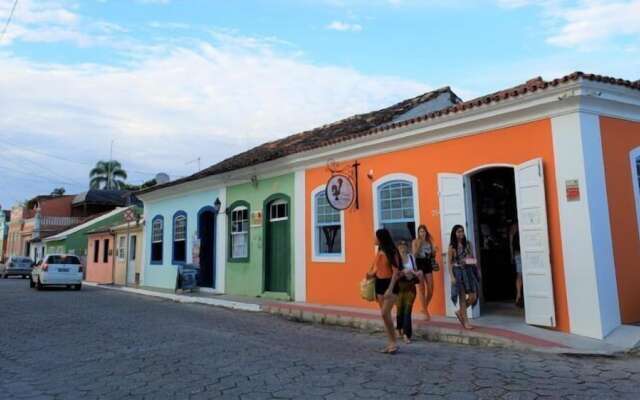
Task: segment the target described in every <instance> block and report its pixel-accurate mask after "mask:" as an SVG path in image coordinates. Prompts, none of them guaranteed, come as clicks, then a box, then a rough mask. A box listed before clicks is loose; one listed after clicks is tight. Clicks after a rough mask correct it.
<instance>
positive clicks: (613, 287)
mask: <svg viewBox="0 0 640 400" xmlns="http://www.w3.org/2000/svg"><path fill="white" fill-rule="evenodd" d="M551 127H552V132H553V146H554V154H555V161H556V180H557V185H558V206H559V208H560V225H561V233H562V253H563V260H564V272H565V281H566V287H567V300H568V305H569V323H570V329H571V332H572V333H576V334H579V335H583V336H588V337H592V338H597V339H602V338H604V337H605V336H607V335H608V334H609V333H610V332H611V331H612V330H614V329H615V328H616V327H618V326H619V325H620V307H619V305H618V288H617V284H616V275H615V265H614V259H613V246H612V242H611V227H610V223H609V205H608V200H607V190H606V189H607V188H606V182H605V175H604V160H603V156H602V142H601V137H600V123H599V117H598V116H597V115H593V114H587V113H583V112H575V113H571V114H568V115H562V116H559V117H554V118H552V119H551ZM568 180H577V181H578V183H579V188H580V199H579V200H578V201H568V200H567V196H566V181H568Z"/></svg>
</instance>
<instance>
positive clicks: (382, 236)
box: [367, 229, 400, 354]
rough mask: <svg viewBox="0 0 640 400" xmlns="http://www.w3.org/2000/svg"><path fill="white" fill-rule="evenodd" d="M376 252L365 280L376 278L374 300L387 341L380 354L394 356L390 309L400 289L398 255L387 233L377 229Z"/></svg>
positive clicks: (394, 334) (394, 346) (394, 333)
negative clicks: (378, 309) (378, 308)
mask: <svg viewBox="0 0 640 400" xmlns="http://www.w3.org/2000/svg"><path fill="white" fill-rule="evenodd" d="M374 240H375V244H376V245H377V246H378V251H377V252H376V256H375V258H374V260H373V264H372V265H371V269H370V270H369V272H368V273H367V278H373V277H375V278H376V284H375V285H376V286H375V287H376V300H377V301H378V305H379V306H380V314H381V315H382V321H383V322H384V328H385V331H386V333H387V337H388V339H389V343H388V344H387V347H385V348H384V349H382V350H381V352H382V353H388V354H395V353H396V352H397V351H398V346H397V344H396V331H395V329H394V328H393V320H392V318H391V309H392V308H393V305H394V304H395V302H396V298H397V296H398V293H399V292H400V288H399V287H398V279H399V271H400V254H399V253H398V249H396V246H395V244H393V240H392V239H391V235H390V234H389V231H388V230H386V229H378V230H377V231H376V236H375V238H374Z"/></svg>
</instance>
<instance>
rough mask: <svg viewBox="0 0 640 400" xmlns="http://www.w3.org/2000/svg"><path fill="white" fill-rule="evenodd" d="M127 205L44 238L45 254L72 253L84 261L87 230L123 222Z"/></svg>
mask: <svg viewBox="0 0 640 400" xmlns="http://www.w3.org/2000/svg"><path fill="white" fill-rule="evenodd" d="M127 208H129V207H118V208H116V209H114V210H112V211H110V212H108V213H106V214H102V215H100V216H98V217H96V218H93V219H90V220H89V221H86V222H84V223H81V224H80V225H76V226H74V227H72V228H69V229H67V230H66V231H62V232H60V233H58V234H56V235H53V236H50V237H48V238H46V239H44V244H45V249H46V250H45V254H74V255H77V256H80V258H81V259H82V260H83V262H84V261H86V257H87V232H89V231H91V230H93V229H97V228H101V227H105V226H111V225H117V224H121V223H123V222H124V220H123V213H124V211H125V210H126V209H127Z"/></svg>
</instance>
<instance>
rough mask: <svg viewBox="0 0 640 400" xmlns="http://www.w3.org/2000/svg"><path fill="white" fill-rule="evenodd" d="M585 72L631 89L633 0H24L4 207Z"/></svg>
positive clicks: (183, 169) (637, 31) (12, 58)
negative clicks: (413, 100) (98, 176)
mask: <svg viewBox="0 0 640 400" xmlns="http://www.w3.org/2000/svg"><path fill="white" fill-rule="evenodd" d="M13 4H14V0H0V32H2V30H3V28H4V27H5V23H6V21H7V19H8V16H9V14H10V11H11V9H12V6H13ZM578 70H580V71H584V72H591V73H598V74H604V75H611V76H615V77H619V78H624V79H631V80H636V79H640V0H611V1H599V0H576V1H563V0H539V1H531V0H476V1H470V0H449V1H444V0H295V1H294V0H270V1H266V0H237V1H223V0H219V1H217V0H18V2H17V5H16V7H15V12H14V15H13V18H12V20H11V21H10V24H9V25H8V26H7V27H6V32H5V33H4V36H2V38H1V39H0V205H1V206H2V208H5V209H7V208H10V207H11V206H12V205H14V204H16V203H17V202H20V201H24V200H25V199H28V198H31V197H33V196H35V195H39V194H48V193H50V192H51V191H52V190H53V189H54V188H56V187H64V188H65V189H66V191H67V193H79V192H82V191H84V190H86V189H87V188H88V182H89V171H90V170H91V168H92V166H93V165H95V163H96V162H97V161H99V160H108V159H109V158H110V157H113V159H115V160H118V161H120V162H121V163H122V165H123V167H124V169H125V170H126V171H127V172H128V173H129V179H128V182H129V183H134V184H139V183H142V182H143V181H145V180H148V179H151V178H153V177H154V175H155V174H156V173H158V172H165V173H168V174H169V175H170V176H171V178H178V177H181V176H186V175H190V174H192V173H194V172H196V171H197V170H198V168H199V165H200V168H205V167H206V166H208V165H211V164H214V163H216V162H218V161H220V160H222V159H224V158H226V157H228V156H231V155H233V154H236V153H238V152H241V151H244V150H247V149H249V148H251V147H253V146H256V145H258V144H260V143H263V142H265V141H269V140H273V139H276V138H280V137H284V136H287V135H289V134H292V133H296V132H299V131H302V130H305V129H310V128H314V127H316V126H320V125H323V124H325V123H329V122H333V121H335V120H338V119H340V118H343V117H347V116H349V115H353V114H356V113H361V112H366V111H371V110H374V109H378V108H382V107H386V106H389V105H391V104H394V103H396V102H398V101H401V100H403V99H406V98H409V97H413V96H416V95H418V94H421V93H423V92H426V91H429V90H431V89H435V88H439V87H442V86H450V87H451V88H452V89H453V90H454V91H455V92H456V93H457V94H458V95H459V96H460V97H462V98H463V99H470V98H473V97H476V96H481V95H483V94H487V93H491V92H493V91H496V90H500V89H503V88H506V87H509V86H512V85H516V84H518V83H521V82H524V81H526V80H528V79H531V78H533V77H536V76H542V77H543V78H545V79H553V78H556V77H560V76H563V75H566V74H568V73H571V72H574V71H578ZM198 160H199V162H198ZM198 164H199V165H198Z"/></svg>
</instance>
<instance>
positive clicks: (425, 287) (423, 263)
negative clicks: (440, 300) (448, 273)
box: [411, 225, 440, 321]
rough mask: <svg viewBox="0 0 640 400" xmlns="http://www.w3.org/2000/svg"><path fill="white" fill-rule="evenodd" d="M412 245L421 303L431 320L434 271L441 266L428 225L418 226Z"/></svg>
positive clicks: (423, 310)
mask: <svg viewBox="0 0 640 400" xmlns="http://www.w3.org/2000/svg"><path fill="white" fill-rule="evenodd" d="M411 247H412V249H411V250H412V253H413V256H414V257H415V259H416V264H417V266H418V271H419V275H418V279H419V283H418V296H419V298H420V305H421V306H422V312H423V313H424V315H425V319H426V320H427V321H429V320H430V319H431V314H429V303H431V299H432V298H433V271H438V270H439V269H440V268H439V267H438V264H437V263H436V253H437V247H436V246H435V245H434V244H433V240H432V238H431V234H430V233H429V231H428V230H427V226H426V225H420V226H419V227H418V237H416V238H415V239H414V240H413V243H412V246H411Z"/></svg>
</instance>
